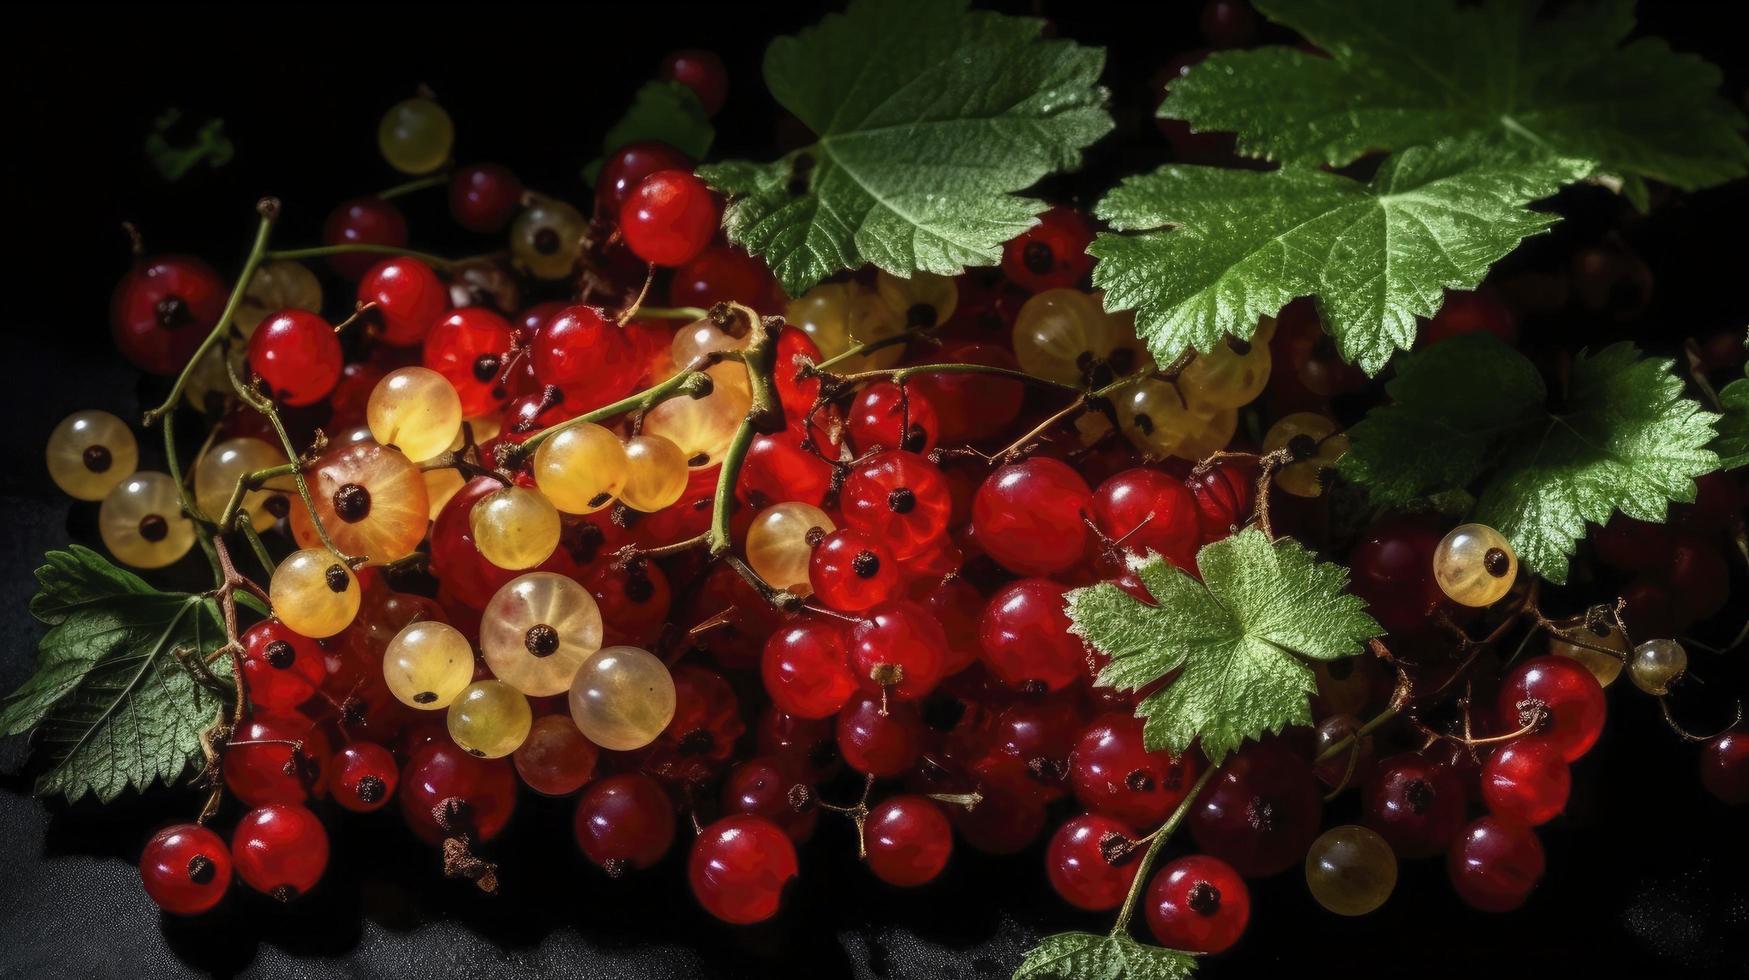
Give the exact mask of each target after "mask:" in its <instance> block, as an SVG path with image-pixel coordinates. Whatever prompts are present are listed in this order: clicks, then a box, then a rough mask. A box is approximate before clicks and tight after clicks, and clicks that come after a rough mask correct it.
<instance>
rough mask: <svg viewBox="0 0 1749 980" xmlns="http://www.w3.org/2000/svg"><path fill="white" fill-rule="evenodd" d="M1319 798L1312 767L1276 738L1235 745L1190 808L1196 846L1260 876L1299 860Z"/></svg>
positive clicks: (1313, 831) (1314, 824) (1318, 813)
mask: <svg viewBox="0 0 1749 980" xmlns="http://www.w3.org/2000/svg"><path fill="white" fill-rule="evenodd" d="M1323 814H1324V801H1323V797H1322V795H1321V794H1320V793H1319V792H1318V781H1317V779H1316V778H1315V777H1313V775H1312V767H1311V765H1310V764H1309V763H1307V761H1306V760H1305V759H1303V758H1301V757H1300V756H1299V755H1298V754H1297V753H1295V752H1294V751H1292V750H1291V749H1289V748H1288V747H1287V746H1285V745H1284V744H1282V743H1281V742H1279V741H1269V742H1256V743H1252V744H1250V745H1247V746H1246V747H1245V748H1243V749H1240V750H1239V752H1238V754H1237V755H1234V756H1233V757H1232V758H1231V759H1230V760H1229V761H1228V762H1227V763H1226V765H1225V766H1223V767H1222V769H1221V772H1220V774H1219V775H1218V776H1216V777H1215V779H1214V781H1213V782H1212V783H1211V784H1210V785H1209V787H1208V789H1207V791H1206V792H1204V793H1203V794H1202V796H1201V798H1199V799H1198V800H1197V802H1196V806H1195V808H1194V809H1193V810H1192V811H1191V816H1190V830H1191V833H1192V835H1194V836H1195V838H1196V842H1197V845H1198V846H1200V847H1201V848H1202V849H1203V850H1205V851H1207V852H1208V853H1210V854H1212V855H1214V856H1216V857H1219V858H1221V859H1222V860H1224V861H1226V862H1227V863H1228V864H1231V865H1232V866H1233V867H1235V868H1237V869H1238V870H1239V873H1240V874H1243V875H1247V876H1249V877H1254V878H1262V877H1266V876H1268V875H1272V874H1275V873H1277V872H1280V871H1285V870H1287V869H1288V868H1291V867H1293V866H1294V865H1296V864H1298V863H1300V862H1301V861H1303V860H1305V857H1306V848H1307V847H1309V846H1311V843H1312V841H1313V840H1314V839H1315V838H1316V837H1317V836H1318V823H1319V820H1320V819H1321V818H1322V817H1323Z"/></svg>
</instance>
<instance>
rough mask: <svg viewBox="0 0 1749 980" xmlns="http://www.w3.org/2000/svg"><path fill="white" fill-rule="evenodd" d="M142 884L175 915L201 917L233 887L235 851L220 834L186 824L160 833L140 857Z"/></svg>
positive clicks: (154, 898) (154, 900) (160, 904)
mask: <svg viewBox="0 0 1749 980" xmlns="http://www.w3.org/2000/svg"><path fill="white" fill-rule="evenodd" d="M140 881H141V882H142V883H144V884H145V886H146V895H147V896H148V897H150V898H151V899H152V904H154V905H156V906H158V907H159V908H161V909H163V910H164V911H166V912H168V913H170V914H171V915H199V914H201V913H202V912H205V911H207V910H208V909H210V908H212V907H213V906H215V905H217V904H219V900H220V899H222V898H224V897H225V892H226V891H227V890H228V889H229V888H230V887H231V849H230V848H228V847H226V846H225V842H224V841H223V840H222V839H220V837H219V835H218V834H215V833H213V832H212V831H210V830H208V829H207V828H205V827H202V826H200V825H199V824H192V823H183V824H176V825H175V826H173V827H166V828H164V829H163V830H160V831H158V833H157V834H156V835H154V836H153V837H152V839H151V840H150V841H148V842H147V843H146V849H145V851H144V852H143V853H141V854H140Z"/></svg>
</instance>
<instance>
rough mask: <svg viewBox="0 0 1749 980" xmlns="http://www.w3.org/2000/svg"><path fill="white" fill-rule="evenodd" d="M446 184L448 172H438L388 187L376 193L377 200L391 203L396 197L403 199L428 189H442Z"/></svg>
mask: <svg viewBox="0 0 1749 980" xmlns="http://www.w3.org/2000/svg"><path fill="white" fill-rule="evenodd" d="M448 183H449V171H447V170H440V171H438V172H437V173H434V174H431V175H429V176H426V177H420V178H417V179H415V180H409V181H407V182H405V183H401V184H396V185H395V186H393V187H390V188H388V189H386V190H381V191H378V192H377V198H378V199H379V200H384V201H392V200H394V199H395V198H397V197H404V196H406V195H408V194H412V193H415V192H417V191H422V190H425V189H426V188H428V187H442V186H444V185H445V184H448Z"/></svg>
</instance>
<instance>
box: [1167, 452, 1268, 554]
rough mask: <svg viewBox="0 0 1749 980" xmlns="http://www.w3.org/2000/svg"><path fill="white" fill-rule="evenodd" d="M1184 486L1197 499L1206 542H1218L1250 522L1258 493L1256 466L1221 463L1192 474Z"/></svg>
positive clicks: (1222, 461) (1229, 461) (1226, 461)
mask: <svg viewBox="0 0 1749 980" xmlns="http://www.w3.org/2000/svg"><path fill="white" fill-rule="evenodd" d="M1185 484H1186V485H1187V486H1189V487H1190V494H1191V496H1192V497H1195V498H1196V516H1197V523H1199V524H1201V525H1202V539H1203V541H1204V542H1208V541H1219V540H1220V539H1222V538H1224V537H1226V536H1227V535H1229V534H1232V533H1233V532H1234V531H1237V530H1239V529H1240V528H1242V527H1244V526H1245V524H1246V523H1247V522H1249V521H1250V520H1251V514H1252V499H1253V497H1254V496H1255V495H1256V492H1257V467H1256V465H1255V464H1248V463H1240V462H1235V461H1233V460H1221V461H1220V462H1218V463H1215V464H1214V465H1213V466H1210V467H1209V468H1208V469H1206V470H1203V471H1202V472H1201V473H1198V474H1193V475H1192V476H1191V477H1190V478H1189V479H1188V480H1186V481H1185Z"/></svg>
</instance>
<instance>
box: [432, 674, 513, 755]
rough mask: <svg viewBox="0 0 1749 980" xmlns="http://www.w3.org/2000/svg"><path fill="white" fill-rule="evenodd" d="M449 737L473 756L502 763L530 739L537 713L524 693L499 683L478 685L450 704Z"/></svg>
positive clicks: (493, 681)
mask: <svg viewBox="0 0 1749 980" xmlns="http://www.w3.org/2000/svg"><path fill="white" fill-rule="evenodd" d="M446 721H447V723H448V726H449V737H450V738H451V739H452V740H454V741H455V744H456V745H458V746H460V747H461V749H462V750H463V751H464V752H466V753H468V754H469V755H472V756H477V757H478V758H481V759H501V758H503V757H504V756H507V755H509V754H510V753H512V752H515V751H516V749H517V748H518V747H519V746H520V745H522V742H523V739H526V738H528V730H529V727H530V726H531V725H533V724H534V712H533V711H532V710H531V709H530V708H529V706H528V698H526V697H524V696H523V694H522V692H521V691H518V690H517V689H516V688H514V687H511V686H510V685H509V684H506V683H504V682H503V681H498V680H486V681H475V682H474V683H472V684H469V685H468V686H467V687H466V688H465V689H463V690H462V693H461V694H459V695H457V696H456V699H455V700H454V701H451V702H450V703H449V717H448V718H447V719H446Z"/></svg>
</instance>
